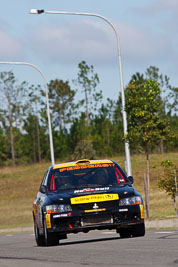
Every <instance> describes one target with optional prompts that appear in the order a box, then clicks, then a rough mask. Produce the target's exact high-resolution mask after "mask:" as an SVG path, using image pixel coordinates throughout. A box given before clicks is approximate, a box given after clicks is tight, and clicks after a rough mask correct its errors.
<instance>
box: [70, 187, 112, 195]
mask: <svg viewBox="0 0 178 267" xmlns="http://www.w3.org/2000/svg"><path fill="white" fill-rule="evenodd" d="M108 190H109V187H98V188H84V189H80V190H75V191H74V194H78V193H85V192H93V191H108Z"/></svg>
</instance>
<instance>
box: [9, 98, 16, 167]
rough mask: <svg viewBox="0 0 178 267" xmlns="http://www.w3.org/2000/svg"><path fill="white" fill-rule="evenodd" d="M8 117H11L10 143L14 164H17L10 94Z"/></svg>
mask: <svg viewBox="0 0 178 267" xmlns="http://www.w3.org/2000/svg"><path fill="white" fill-rule="evenodd" d="M8 118H9V126H10V145H11V157H12V166H15V149H14V134H13V127H12V111H11V107H10V97H9V96H8Z"/></svg>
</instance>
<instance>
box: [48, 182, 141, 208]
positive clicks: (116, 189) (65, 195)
mask: <svg viewBox="0 0 178 267" xmlns="http://www.w3.org/2000/svg"><path fill="white" fill-rule="evenodd" d="M94 194H118V195H119V199H121V198H126V197H129V196H134V195H140V194H139V193H137V192H136V190H135V189H134V188H133V187H132V185H123V186H106V187H91V188H80V189H75V190H63V191H61V192H58V193H51V194H49V195H48V204H62V203H65V204H70V199H71V198H75V197H80V196H88V195H94Z"/></svg>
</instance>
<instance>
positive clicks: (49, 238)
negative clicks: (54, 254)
mask: <svg viewBox="0 0 178 267" xmlns="http://www.w3.org/2000/svg"><path fill="white" fill-rule="evenodd" d="M44 241H45V245H46V246H57V245H58V244H59V238H58V237H57V235H56V234H55V233H49V232H48V230H47V227H46V221H45V219H44Z"/></svg>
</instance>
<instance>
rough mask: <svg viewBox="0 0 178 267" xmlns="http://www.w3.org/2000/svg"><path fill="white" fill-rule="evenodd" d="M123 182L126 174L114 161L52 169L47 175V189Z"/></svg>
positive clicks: (126, 180)
mask: <svg viewBox="0 0 178 267" xmlns="http://www.w3.org/2000/svg"><path fill="white" fill-rule="evenodd" d="M125 183H128V179H127V176H126V174H125V173H124V172H123V170H122V169H121V168H120V167H119V166H118V165H116V164H115V163H110V164H94V165H92V164H88V165H80V166H71V167H65V168H57V169H53V170H52V172H51V175H50V176H49V180H48V189H49V190H50V191H54V190H64V189H77V188H85V187H96V186H102V187H103V186H111V185H119V184H125Z"/></svg>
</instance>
